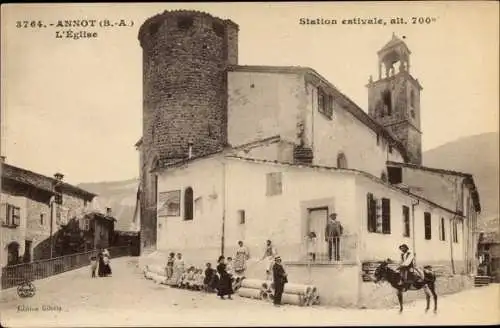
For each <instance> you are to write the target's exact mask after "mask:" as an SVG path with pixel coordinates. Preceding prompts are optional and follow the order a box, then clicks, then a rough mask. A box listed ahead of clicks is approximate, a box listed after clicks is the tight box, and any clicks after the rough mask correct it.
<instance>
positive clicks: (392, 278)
mask: <svg viewBox="0 0 500 328" xmlns="http://www.w3.org/2000/svg"><path fill="white" fill-rule="evenodd" d="M389 263H392V261H391V260H390V259H387V260H386V261H384V262H382V264H380V265H379V266H378V267H377V269H375V273H374V277H375V279H374V280H373V281H374V282H375V283H378V282H380V281H381V280H385V281H387V282H388V283H389V284H391V286H392V287H393V288H395V289H396V291H397V295H398V301H399V313H401V312H403V293H404V292H406V291H408V290H412V291H414V290H420V289H423V290H424V292H425V299H426V301H427V307H426V308H425V312H427V311H429V303H430V295H431V294H432V297H433V299H434V313H436V312H437V294H436V274H435V273H434V272H432V269H431V267H430V266H425V267H424V280H421V279H416V277H415V276H414V275H415V274H414V273H410V272H409V273H408V274H409V275H412V276H413V277H411V278H412V279H411V281H408V282H405V283H402V281H401V274H400V273H399V272H398V271H396V270H393V269H391V268H390V267H389V266H388V264H389Z"/></svg>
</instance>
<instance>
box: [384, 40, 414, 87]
mask: <svg viewBox="0 0 500 328" xmlns="http://www.w3.org/2000/svg"><path fill="white" fill-rule="evenodd" d="M410 53H411V51H410V49H408V47H407V46H406V44H405V43H404V42H403V40H401V39H400V38H398V37H397V36H396V34H392V39H391V40H390V41H389V42H388V43H387V44H386V45H385V46H384V47H383V48H382V49H381V50H380V51H379V52H378V57H379V71H378V75H379V79H382V78H388V77H391V76H394V75H395V74H396V73H399V72H409V71H410ZM398 64H399V65H398ZM382 66H383V68H384V73H385V75H384V76H382ZM396 66H397V68H398V72H396Z"/></svg>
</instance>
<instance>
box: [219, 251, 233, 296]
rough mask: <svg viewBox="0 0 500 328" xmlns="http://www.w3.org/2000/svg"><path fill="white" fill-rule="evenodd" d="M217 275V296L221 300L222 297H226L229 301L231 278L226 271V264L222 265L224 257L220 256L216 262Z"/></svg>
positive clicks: (231, 292)
mask: <svg viewBox="0 0 500 328" xmlns="http://www.w3.org/2000/svg"><path fill="white" fill-rule="evenodd" d="M217 262H218V263H219V264H217V273H218V274H219V283H218V286H217V296H219V297H220V298H221V299H222V300H223V299H224V296H226V295H228V298H229V299H232V298H231V295H232V294H233V286H232V284H231V276H230V275H229V274H228V273H227V271H226V264H225V263H224V256H220V257H219V260H218V261H217Z"/></svg>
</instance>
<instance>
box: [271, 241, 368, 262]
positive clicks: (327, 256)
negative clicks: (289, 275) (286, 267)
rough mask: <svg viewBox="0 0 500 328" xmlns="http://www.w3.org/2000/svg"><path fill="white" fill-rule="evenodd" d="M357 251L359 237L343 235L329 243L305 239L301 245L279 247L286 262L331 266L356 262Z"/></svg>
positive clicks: (280, 253)
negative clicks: (330, 264)
mask: <svg viewBox="0 0 500 328" xmlns="http://www.w3.org/2000/svg"><path fill="white" fill-rule="evenodd" d="M357 249H358V240H357V235H343V236H341V237H337V238H334V239H330V240H328V241H325V239H324V238H323V239H322V240H320V239H316V240H315V241H313V240H310V239H308V238H304V240H303V241H302V242H301V243H296V244H289V245H287V246H286V247H284V246H279V248H278V252H279V255H280V256H281V258H282V259H283V261H284V262H304V263H310V264H329V263H347V262H354V261H356V255H357Z"/></svg>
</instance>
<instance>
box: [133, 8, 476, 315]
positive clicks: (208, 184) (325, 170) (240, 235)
mask: <svg viewBox="0 0 500 328" xmlns="http://www.w3.org/2000/svg"><path fill="white" fill-rule="evenodd" d="M237 32H238V27H237V25H236V24H235V23H233V22H231V21H229V20H221V19H218V18H215V17H212V16H210V15H209V14H206V13H200V12H194V11H173V12H164V13H162V14H160V15H157V16H154V17H152V18H150V19H148V20H147V21H146V22H145V23H144V24H143V25H142V27H141V29H140V32H139V39H140V42H141V46H142V48H143V65H144V80H143V81H144V96H143V97H144V108H143V137H142V138H141V140H139V142H138V143H137V144H136V147H137V149H138V150H139V152H140V168H141V186H140V191H139V194H140V205H141V213H140V219H141V222H140V226H141V247H142V254H143V255H145V254H148V253H151V252H154V251H156V253H161V254H165V253H168V252H171V251H173V252H181V253H183V254H184V259H185V261H186V262H188V263H192V264H197V265H202V264H203V263H205V262H207V261H209V262H214V261H215V260H216V259H217V257H218V256H219V255H220V254H225V255H227V256H231V255H233V254H234V251H235V249H236V246H237V242H238V240H242V241H244V243H245V245H246V246H247V247H248V248H249V249H250V253H251V254H252V259H251V260H250V262H249V265H248V270H247V272H246V275H247V276H248V277H255V278H263V277H264V269H263V267H262V265H260V264H259V263H258V262H257V259H259V258H260V257H261V256H262V254H263V252H264V246H265V241H266V240H267V239H270V240H272V241H273V244H274V245H275V246H276V247H277V249H278V252H279V254H280V255H281V256H282V258H283V260H284V264H285V265H286V266H287V270H288V272H289V280H290V281H293V282H297V283H312V284H315V285H316V286H318V287H319V290H320V293H321V298H322V302H324V303H326V304H342V305H352V306H370V305H373V303H374V302H372V301H371V300H373V299H374V298H377V299H380V298H384V297H385V298H387V295H390V294H391V293H392V291H391V290H390V288H375V287H374V286H373V284H370V283H368V282H365V281H364V280H365V279H364V277H366V275H367V274H369V272H368V271H369V270H367V269H366V268H367V267H370V264H372V263H377V262H378V261H382V260H385V259H387V258H392V259H394V260H395V261H396V262H397V261H399V256H400V252H399V251H398V246H399V245H400V244H402V243H406V244H407V245H409V246H410V248H411V249H412V251H413V252H414V253H415V254H416V259H417V264H418V265H432V266H433V267H434V268H435V269H436V270H439V272H440V276H442V277H443V278H442V279H445V282H443V283H442V284H441V288H443V290H446V291H456V290H458V289H460V288H464V287H465V286H468V281H469V279H468V277H469V276H470V275H473V274H475V273H476V270H477V263H476V257H475V254H476V252H477V249H476V247H477V242H476V241H477V236H476V229H475V226H476V218H477V214H478V213H479V212H480V202H479V195H478V192H477V190H476V187H475V184H474V180H473V177H472V176H471V175H470V174H466V173H460V172H454V171H445V170H439V169H433V168H427V167H424V166H422V150H421V134H422V132H421V126H420V92H421V90H422V87H421V85H420V82H419V81H418V80H417V79H415V78H414V77H413V76H412V75H411V74H410V56H409V55H410V50H409V49H408V47H407V45H406V44H405V42H403V41H402V40H401V39H399V38H398V37H397V36H395V35H393V37H392V39H391V40H390V41H389V42H388V43H387V44H386V45H385V46H384V47H382V49H381V50H380V51H379V52H378V63H379V77H378V79H376V80H374V79H373V78H372V77H370V79H369V83H368V85H367V88H368V99H369V104H368V113H366V112H365V111H364V110H362V109H361V108H360V107H359V106H357V105H356V104H355V103H354V102H353V101H352V100H350V99H349V98H348V97H347V96H346V95H344V94H342V93H341V92H340V91H339V90H338V89H337V88H336V87H335V86H334V85H333V84H332V83H331V82H329V81H327V80H326V79H325V78H324V77H323V76H321V75H320V74H319V73H317V72H316V71H315V70H313V69H311V68H307V67H275V66H241V65H238V63H237V47H238V43H237ZM165 35H168V36H169V38H168V39H166V38H165ZM188 41H189V42H188ZM198 41H199V42H198ZM174 54H176V55H174ZM160 58H161V60H160ZM200 63H203V64H200ZM398 63H399V68H398V70H396V69H395V67H394V65H395V64H398ZM382 68H385V74H383V69H382ZM331 213H337V216H338V220H339V221H340V222H341V223H342V225H343V227H344V233H343V235H342V236H341V238H340V243H339V247H340V256H339V258H334V259H332V260H330V259H329V258H328V257H327V256H326V254H327V251H328V250H327V244H326V242H325V241H324V240H325V235H324V233H325V226H326V223H327V217H328V215H329V214H331ZM309 232H315V234H316V235H317V236H318V239H317V240H318V242H317V243H318V246H317V249H316V253H317V255H318V256H317V258H316V259H315V260H313V259H311V257H310V256H309V254H308V253H309V251H308V250H307V240H306V235H307V234H308V233H309ZM160 258H163V255H161V256H160ZM339 286H348V288H339ZM382 303H383V302H378V303H377V304H382Z"/></svg>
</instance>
